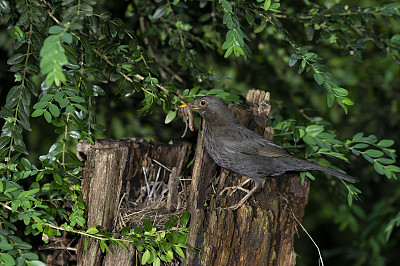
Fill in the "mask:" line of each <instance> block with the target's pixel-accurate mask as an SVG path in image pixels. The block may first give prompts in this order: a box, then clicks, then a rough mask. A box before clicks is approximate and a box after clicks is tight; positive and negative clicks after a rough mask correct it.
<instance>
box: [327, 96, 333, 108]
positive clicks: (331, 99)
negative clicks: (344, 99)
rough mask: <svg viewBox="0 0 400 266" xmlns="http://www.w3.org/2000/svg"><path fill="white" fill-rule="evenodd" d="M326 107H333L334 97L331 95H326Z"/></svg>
mask: <svg viewBox="0 0 400 266" xmlns="http://www.w3.org/2000/svg"><path fill="white" fill-rule="evenodd" d="M326 96H327V100H326V101H327V105H328V107H329V108H331V107H332V106H333V101H334V100H335V95H334V94H333V93H328V94H327V95H326Z"/></svg>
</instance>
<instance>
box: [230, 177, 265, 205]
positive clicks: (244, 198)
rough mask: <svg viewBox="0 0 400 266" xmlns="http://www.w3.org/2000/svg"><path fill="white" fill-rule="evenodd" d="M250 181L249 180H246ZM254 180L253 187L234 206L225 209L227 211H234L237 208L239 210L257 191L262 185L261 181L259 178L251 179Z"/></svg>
mask: <svg viewBox="0 0 400 266" xmlns="http://www.w3.org/2000/svg"><path fill="white" fill-rule="evenodd" d="M248 180H250V178H249V179H248ZM253 180H254V187H253V188H252V189H251V190H250V191H249V192H248V193H247V194H246V195H245V196H244V197H243V198H242V199H241V200H240V201H239V202H238V203H236V204H235V205H233V206H230V207H228V208H225V209H229V210H236V209H238V208H240V207H241V206H242V205H243V204H244V203H245V202H246V200H247V199H248V198H249V197H250V196H251V195H252V194H253V193H254V192H255V191H256V190H257V188H258V187H259V186H260V185H261V184H262V179H261V178H253Z"/></svg>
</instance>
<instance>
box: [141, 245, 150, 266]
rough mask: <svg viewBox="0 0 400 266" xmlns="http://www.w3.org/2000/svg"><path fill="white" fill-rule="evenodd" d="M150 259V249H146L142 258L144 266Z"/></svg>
mask: <svg viewBox="0 0 400 266" xmlns="http://www.w3.org/2000/svg"><path fill="white" fill-rule="evenodd" d="M149 259H150V251H149V250H148V249H146V251H145V252H144V253H143V256H142V262H141V263H142V265H144V264H146V263H147V261H148V260H149Z"/></svg>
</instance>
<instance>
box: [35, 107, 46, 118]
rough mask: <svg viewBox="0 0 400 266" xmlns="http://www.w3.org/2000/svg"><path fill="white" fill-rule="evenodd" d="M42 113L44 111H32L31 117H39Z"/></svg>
mask: <svg viewBox="0 0 400 266" xmlns="http://www.w3.org/2000/svg"><path fill="white" fill-rule="evenodd" d="M44 111H45V110H44V109H37V110H35V111H33V113H32V117H38V116H41V115H42V114H43V113H44Z"/></svg>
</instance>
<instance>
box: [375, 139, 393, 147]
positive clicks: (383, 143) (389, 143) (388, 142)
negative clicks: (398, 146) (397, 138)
mask: <svg viewBox="0 0 400 266" xmlns="http://www.w3.org/2000/svg"><path fill="white" fill-rule="evenodd" d="M393 144H394V140H391V139H383V140H381V141H379V142H378V146H381V147H385V148H387V147H390V146H392V145H393Z"/></svg>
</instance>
